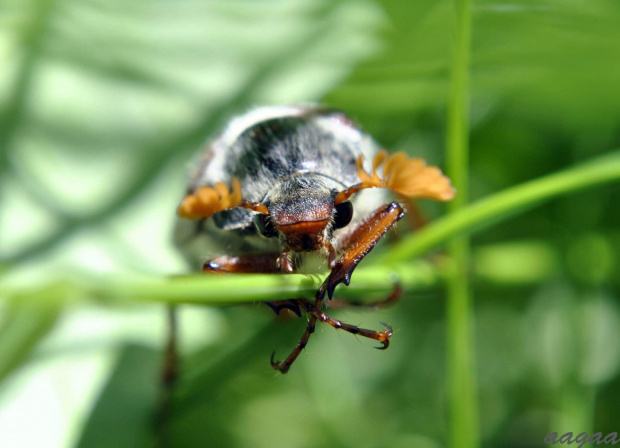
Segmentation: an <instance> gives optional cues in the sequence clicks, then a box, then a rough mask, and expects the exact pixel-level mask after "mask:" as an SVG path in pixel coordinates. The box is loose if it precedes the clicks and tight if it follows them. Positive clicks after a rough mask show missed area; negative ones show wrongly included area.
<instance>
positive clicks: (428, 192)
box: [334, 150, 456, 205]
mask: <svg viewBox="0 0 620 448" xmlns="http://www.w3.org/2000/svg"><path fill="white" fill-rule="evenodd" d="M363 162H364V161H363V158H362V156H359V158H358V159H357V175H358V176H359V178H360V181H361V182H360V183H359V184H355V185H353V186H352V187H349V188H347V189H346V190H344V191H341V192H340V193H339V194H338V196H336V199H335V201H334V203H335V205H338V204H340V203H341V202H343V201H346V200H347V199H348V198H350V197H351V196H353V195H354V194H355V193H357V192H358V191H360V190H364V189H366V188H389V189H390V190H392V191H393V192H394V193H397V194H399V195H400V196H404V197H406V198H427V199H435V200H437V201H449V200H450V199H452V198H454V195H455V194H456V190H455V189H454V187H453V186H452V184H451V183H450V179H449V178H448V177H446V176H444V175H443V173H442V172H441V170H440V169H439V168H437V167H436V166H428V165H427V164H426V162H425V161H424V160H422V159H420V158H409V157H408V156H407V154H405V153H404V152H398V153H396V154H393V155H391V156H389V157H388V153H387V151H385V150H382V151H379V153H377V155H376V156H375V158H374V159H373V161H372V174H369V173H367V172H366V171H364V169H363ZM384 162H385V164H384ZM382 164H383V178H381V177H379V175H378V174H377V168H379V166H381V165H382Z"/></svg>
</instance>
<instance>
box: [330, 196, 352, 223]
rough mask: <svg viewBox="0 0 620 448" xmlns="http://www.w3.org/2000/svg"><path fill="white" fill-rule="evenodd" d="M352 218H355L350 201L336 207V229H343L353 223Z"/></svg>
mask: <svg viewBox="0 0 620 448" xmlns="http://www.w3.org/2000/svg"><path fill="white" fill-rule="evenodd" d="M351 218H353V204H351V203H350V202H349V201H344V202H341V203H340V204H338V205H337V206H336V213H335V214H334V228H335V229H342V228H343V227H345V226H346V225H348V224H349V223H350V222H351Z"/></svg>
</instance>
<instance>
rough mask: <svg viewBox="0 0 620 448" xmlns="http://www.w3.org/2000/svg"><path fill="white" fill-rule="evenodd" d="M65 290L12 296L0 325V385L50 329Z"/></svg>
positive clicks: (32, 292)
mask: <svg viewBox="0 0 620 448" xmlns="http://www.w3.org/2000/svg"><path fill="white" fill-rule="evenodd" d="M66 292H67V290H66V288H64V287H62V286H60V287H57V288H48V287H46V288H44V289H39V290H38V291H30V292H29V294H28V295H26V294H23V295H22V294H18V295H15V296H13V297H12V300H10V302H9V303H8V305H7V310H6V311H5V312H4V313H3V315H2V316H0V317H2V320H1V324H0V382H2V381H3V380H4V379H5V378H6V377H7V376H8V375H9V374H10V373H11V372H12V371H13V370H14V369H16V368H17V367H18V366H19V365H20V364H21V363H23V362H24V361H25V360H26V359H27V358H28V356H29V355H30V353H31V352H32V350H33V349H34V348H35V347H36V345H37V344H38V343H39V342H40V341H41V339H43V338H44V337H45V336H46V335H47V334H48V332H49V331H50V330H51V329H52V328H53V327H54V325H55V323H56V321H57V319H58V317H59V315H60V312H61V309H62V306H63V304H64V301H65V300H66Z"/></svg>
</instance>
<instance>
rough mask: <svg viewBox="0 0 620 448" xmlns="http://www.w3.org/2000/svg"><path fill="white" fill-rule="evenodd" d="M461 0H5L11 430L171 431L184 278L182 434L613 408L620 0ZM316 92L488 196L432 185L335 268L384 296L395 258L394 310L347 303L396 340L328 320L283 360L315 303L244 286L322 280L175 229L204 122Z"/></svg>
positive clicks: (566, 414)
mask: <svg viewBox="0 0 620 448" xmlns="http://www.w3.org/2000/svg"><path fill="white" fill-rule="evenodd" d="M460 4H461V2H452V1H443V0H442V1H431V0H420V1H416V2H411V1H409V0H389V1H388V0H364V1H357V0H355V1H353V0H333V1H328V0H312V1H307V0H292V1H291V0H262V1H251V0H231V1H197V0H178V1H175V2H169V1H165V0H153V1H148V2H147V1H139V2H121V1H118V0H105V1H103V0H85V1H79V2H78V1H74V0H27V1H24V0H0V62H1V64H2V67H3V70H2V71H0V434H2V435H0V445H2V446H37V447H38V446H46V447H47V446H49V447H61V446H80V447H86V446H88V447H92V446H128V447H129V446H131V447H134V446H150V445H151V444H152V443H153V441H154V440H155V439H156V432H155V429H154V425H153V415H154V412H155V409H156V407H157V400H158V396H157V394H158V381H159V380H158V375H159V365H160V362H161V360H160V357H161V353H162V347H163V340H164V336H165V326H164V323H165V317H164V316H165V313H164V306H162V302H165V303H184V304H188V305H186V306H183V307H181V309H180V323H181V342H182V352H183V353H182V377H181V380H180V384H179V389H178V391H177V393H176V394H175V397H174V407H173V413H172V419H171V420H170V426H169V428H168V429H169V431H170V433H169V435H170V437H171V438H172V439H173V440H174V444H173V446H175V447H176V446H179V447H186V446H187V447H189V446H205V445H208V446H226V447H241V446H252V447H263V446H264V447H270V448H272V447H279V446H286V447H314V446H317V447H318V446H334V447H358V446H377V447H379V446H416V447H437V446H447V445H450V446H467V447H473V446H477V445H481V446H489V447H491V446H507V447H508V446H525V445H528V446H530V445H531V446H539V445H542V443H543V439H544V437H545V436H546V435H547V434H548V433H550V432H552V431H555V432H558V433H560V434H562V433H564V432H566V431H573V432H575V434H577V433H579V432H582V431H587V432H590V433H593V432H595V431H601V432H603V433H604V434H606V433H609V432H612V431H617V429H618V428H617V426H618V421H619V419H620V414H619V413H618V410H617V406H616V404H617V402H618V399H619V395H620V357H619V356H618V355H617V354H618V353H620V347H619V346H618V345H619V343H618V341H620V334H618V333H619V330H618V328H620V309H619V303H618V301H619V297H618V280H617V279H618V278H620V275H619V274H620V272H619V267H618V266H619V264H618V258H617V255H616V254H617V253H619V252H620V251H619V249H620V234H619V233H618V224H619V223H620V211H619V210H618V208H617V207H616V206H615V201H614V199H615V198H616V197H617V195H618V180H619V179H620V159H619V154H618V150H617V149H616V148H619V147H620V133H619V132H618V131H619V129H620V128H619V124H620V123H619V121H618V117H620V90H618V89H617V75H618V73H619V72H620V65H619V64H620V60H619V59H618V58H617V57H616V55H617V54H618V51H619V50H620V27H618V26H617V23H619V21H620V4H619V3H618V2H616V1H613V0H593V1H589V2H587V4H586V3H584V2H582V1H580V0H561V1H560V0H532V1H529V0H518V1H516V2H512V3H501V2H497V1H494V0H493V1H492V0H478V1H476V2H473V4H472V5H471V11H470V13H471V14H468V13H467V12H468V10H467V8H465V9H463V8H460V7H458V5H460ZM455 23H460V24H461V25H460V26H461V27H462V26H465V27H467V24H468V23H469V26H471V44H468V41H469V40H468V39H467V36H466V33H465V34H462V33H457V32H456V31H455V30H456V28H455ZM461 31H463V28H461ZM465 31H467V30H466V29H465ZM467 53H469V54H467ZM467 78H468V79H467ZM459 80H460V81H459ZM305 101H321V102H325V103H326V104H329V105H331V106H335V107H338V108H340V109H343V110H345V111H346V112H347V113H349V114H350V115H351V116H353V117H354V118H355V119H356V120H357V121H358V122H359V123H360V124H361V125H362V126H363V127H364V128H365V129H366V130H367V131H369V132H370V133H371V134H372V135H374V136H375V137H376V138H377V139H378V141H380V142H382V143H383V144H384V145H385V146H386V147H387V148H388V149H390V150H394V151H397V150H405V151H407V152H408V153H410V154H415V155H416V156H421V157H424V158H425V159H427V160H428V161H429V162H430V163H433V164H439V165H442V166H446V167H447V168H448V169H449V170H450V174H451V175H453V176H456V178H457V179H461V180H457V182H459V183H461V182H462V183H463V185H462V186H461V193H464V191H465V189H466V179H467V178H469V194H468V195H465V194H463V195H462V196H461V198H462V199H461V200H460V202H459V203H458V204H457V205H456V206H454V207H453V208H452V209H450V210H448V211H447V212H446V211H445V210H444V209H443V208H442V207H441V206H438V205H436V204H430V203H424V204H422V207H423V209H424V211H425V213H426V214H427V215H428V216H430V217H432V218H433V220H432V222H431V224H429V225H428V227H426V228H424V229H422V230H420V231H419V232H416V233H410V232H407V231H406V225H405V224H402V225H399V227H398V229H397V230H396V232H393V235H391V237H390V238H389V239H391V240H392V241H390V242H389V244H388V243H386V244H383V245H382V247H378V248H377V249H376V250H375V251H373V253H372V254H371V255H370V256H369V257H368V259H367V260H364V262H363V263H362V265H361V266H360V267H359V268H358V269H357V270H356V272H355V274H354V276H353V280H352V283H351V286H350V287H339V289H338V294H339V295H342V296H343V297H344V298H347V299H348V298H354V299H368V300H370V299H376V298H381V297H384V296H385V295H386V294H387V293H389V291H390V290H391V288H392V287H393V284H394V280H395V279H396V278H398V279H399V282H400V283H401V284H402V285H403V286H404V287H405V289H406V291H407V292H406V294H405V297H404V298H403V299H402V300H401V302H400V303H398V304H396V305H394V306H393V307H391V308H389V309H381V310H379V311H378V312H377V313H370V312H368V310H355V309H347V310H345V311H337V310H334V311H333V313H334V314H337V315H338V316H339V317H341V318H342V319H343V320H344V321H347V322H351V323H356V324H358V323H359V324H363V326H365V327H372V328H374V327H375V326H377V327H378V324H377V322H379V321H384V322H389V323H390V324H391V325H392V326H393V327H394V328H395V330H396V332H395V334H394V337H393V342H392V344H391V346H390V349H389V350H388V351H386V352H381V351H376V350H370V347H371V346H372V345H371V344H370V343H368V342H367V341H365V340H360V341H358V340H356V339H355V338H354V337H352V336H350V335H348V334H340V333H337V332H336V331H334V330H333V329H331V328H325V329H323V328H322V327H320V328H319V330H318V331H317V334H316V335H315V336H313V338H312V339H311V341H310V343H309V345H308V348H307V350H306V352H305V353H304V354H303V355H302V356H301V357H300V358H299V360H298V361H297V362H296V364H295V365H294V366H293V368H292V369H291V372H290V373H289V374H287V375H286V376H278V375H275V374H274V373H273V372H272V370H271V368H270V366H269V363H268V359H269V354H270V353H271V351H272V350H274V349H275V350H276V356H277V357H278V356H281V355H282V354H284V353H286V352H287V351H288V350H290V349H291V348H292V347H293V346H294V344H295V343H296V341H297V338H298V337H299V336H300V334H301V331H302V328H303V326H304V323H305V321H304V320H303V319H301V320H287V319H274V317H273V315H272V313H271V312H270V311H269V310H267V309H266V307H258V306H239V305H237V306H226V305H233V304H239V303H240V302H258V301H261V300H267V299H277V298H285V297H290V295H295V296H311V295H312V291H313V290H314V288H315V287H316V286H315V285H316V281H317V280H318V279H309V278H304V277H301V276H283V277H273V276H238V277H235V278H234V279H233V278H227V277H222V278H216V279H212V278H206V277H205V276H181V275H184V274H187V273H188V272H189V271H190V270H191V269H190V268H189V267H187V266H185V265H184V263H183V261H182V260H181V258H180V257H179V255H178V254H177V253H176V251H175V249H174V248H173V247H172V245H171V235H172V227H173V221H174V210H175V207H176V205H177V203H178V201H179V198H180V196H181V195H182V194H183V192H184V189H185V185H184V182H185V172H186V168H187V162H188V160H189V159H191V157H192V154H193V153H194V151H196V149H197V148H199V147H200V145H201V144H202V143H203V142H204V141H205V139H206V138H207V137H208V136H209V135H210V134H211V133H213V132H215V131H216V130H217V129H218V128H219V127H220V126H221V125H222V124H223V123H224V122H225V121H226V120H227V119H228V118H229V117H230V116H231V115H233V114H235V113H238V112H241V111H243V110H245V109H247V108H249V107H252V106H254V105H259V104H278V103H295V102H305ZM468 115H469V116H468ZM463 124H464V125H465V126H464V127H461V128H459V126H460V125H463ZM446 147H447V148H448V149H447V151H446V150H445V148H446ZM468 147H469V148H468ZM455 154H456V155H455ZM459 154H460V155H459ZM444 159H445V160H446V161H445V162H444ZM467 159H469V161H467ZM466 196H469V198H467V197H466ZM454 237H460V238H468V239H467V240H461V241H463V242H464V243H465V245H462V244H463V243H460V244H461V247H460V248H459V247H458V244H459V243H457V246H455V245H454V244H452V245H450V244H449V245H447V246H446V251H445V252H444V251H443V249H442V248H441V246H443V245H444V244H445V243H447V242H449V241H451V240H452V239H453V238H454ZM469 244H471V253H469V251H468V250H466V249H465V248H466V246H467V245H469ZM430 251H434V252H431V253H430V254H429V252H430ZM420 256H425V257H426V258H425V259H422V260H420V259H418V260H415V258H417V257H420ZM444 285H445V286H446V287H445V288H444ZM196 304H209V305H212V306H210V307H204V306H202V307H199V306H195V305H196ZM468 304H469V306H463V305H468ZM463 335H465V338H463V337H462V336H463ZM466 337H471V338H472V347H470V346H469V344H468V343H467V340H466ZM447 366H451V367H450V369H451V370H448V367H447ZM459 369H466V371H467V372H469V374H470V375H472V376H473V378H475V381H474V383H473V384H470V386H471V389H469V390H468V389H467V387H469V386H467V385H466V386H464V387H462V386H458V385H459V384H461V383H459V381H458V378H456V377H455V375H459V373H460V372H461V371H459ZM446 375H448V376H446ZM450 375H451V376H450ZM449 378H452V380H450V381H447V380H448V379H449ZM455 378H456V379H457V381H455ZM476 401H477V404H476ZM457 409H460V411H457V412H456V413H455V412H454V410H457ZM461 414H468V415H461ZM470 417H471V420H467V419H468V418H470ZM476 417H478V420H479V424H480V431H479V433H480V435H479V437H476V431H475V428H473V427H468V426H467V425H470V426H474V425H475V421H476ZM468 421H471V422H473V423H471V424H469V423H467V422H468ZM463 424H464V425H465V426H463ZM460 431H471V434H470V436H471V437H465V435H464V434H462V433H460Z"/></svg>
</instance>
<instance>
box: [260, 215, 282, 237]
mask: <svg viewBox="0 0 620 448" xmlns="http://www.w3.org/2000/svg"><path fill="white" fill-rule="evenodd" d="M254 224H255V225H256V228H257V229H258V231H259V232H260V234H261V235H263V236H264V237H267V238H275V237H276V236H278V229H277V228H276V225H275V224H274V223H273V221H272V220H271V216H269V215H266V214H264V213H259V214H258V215H256V216H255V217H254Z"/></svg>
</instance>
